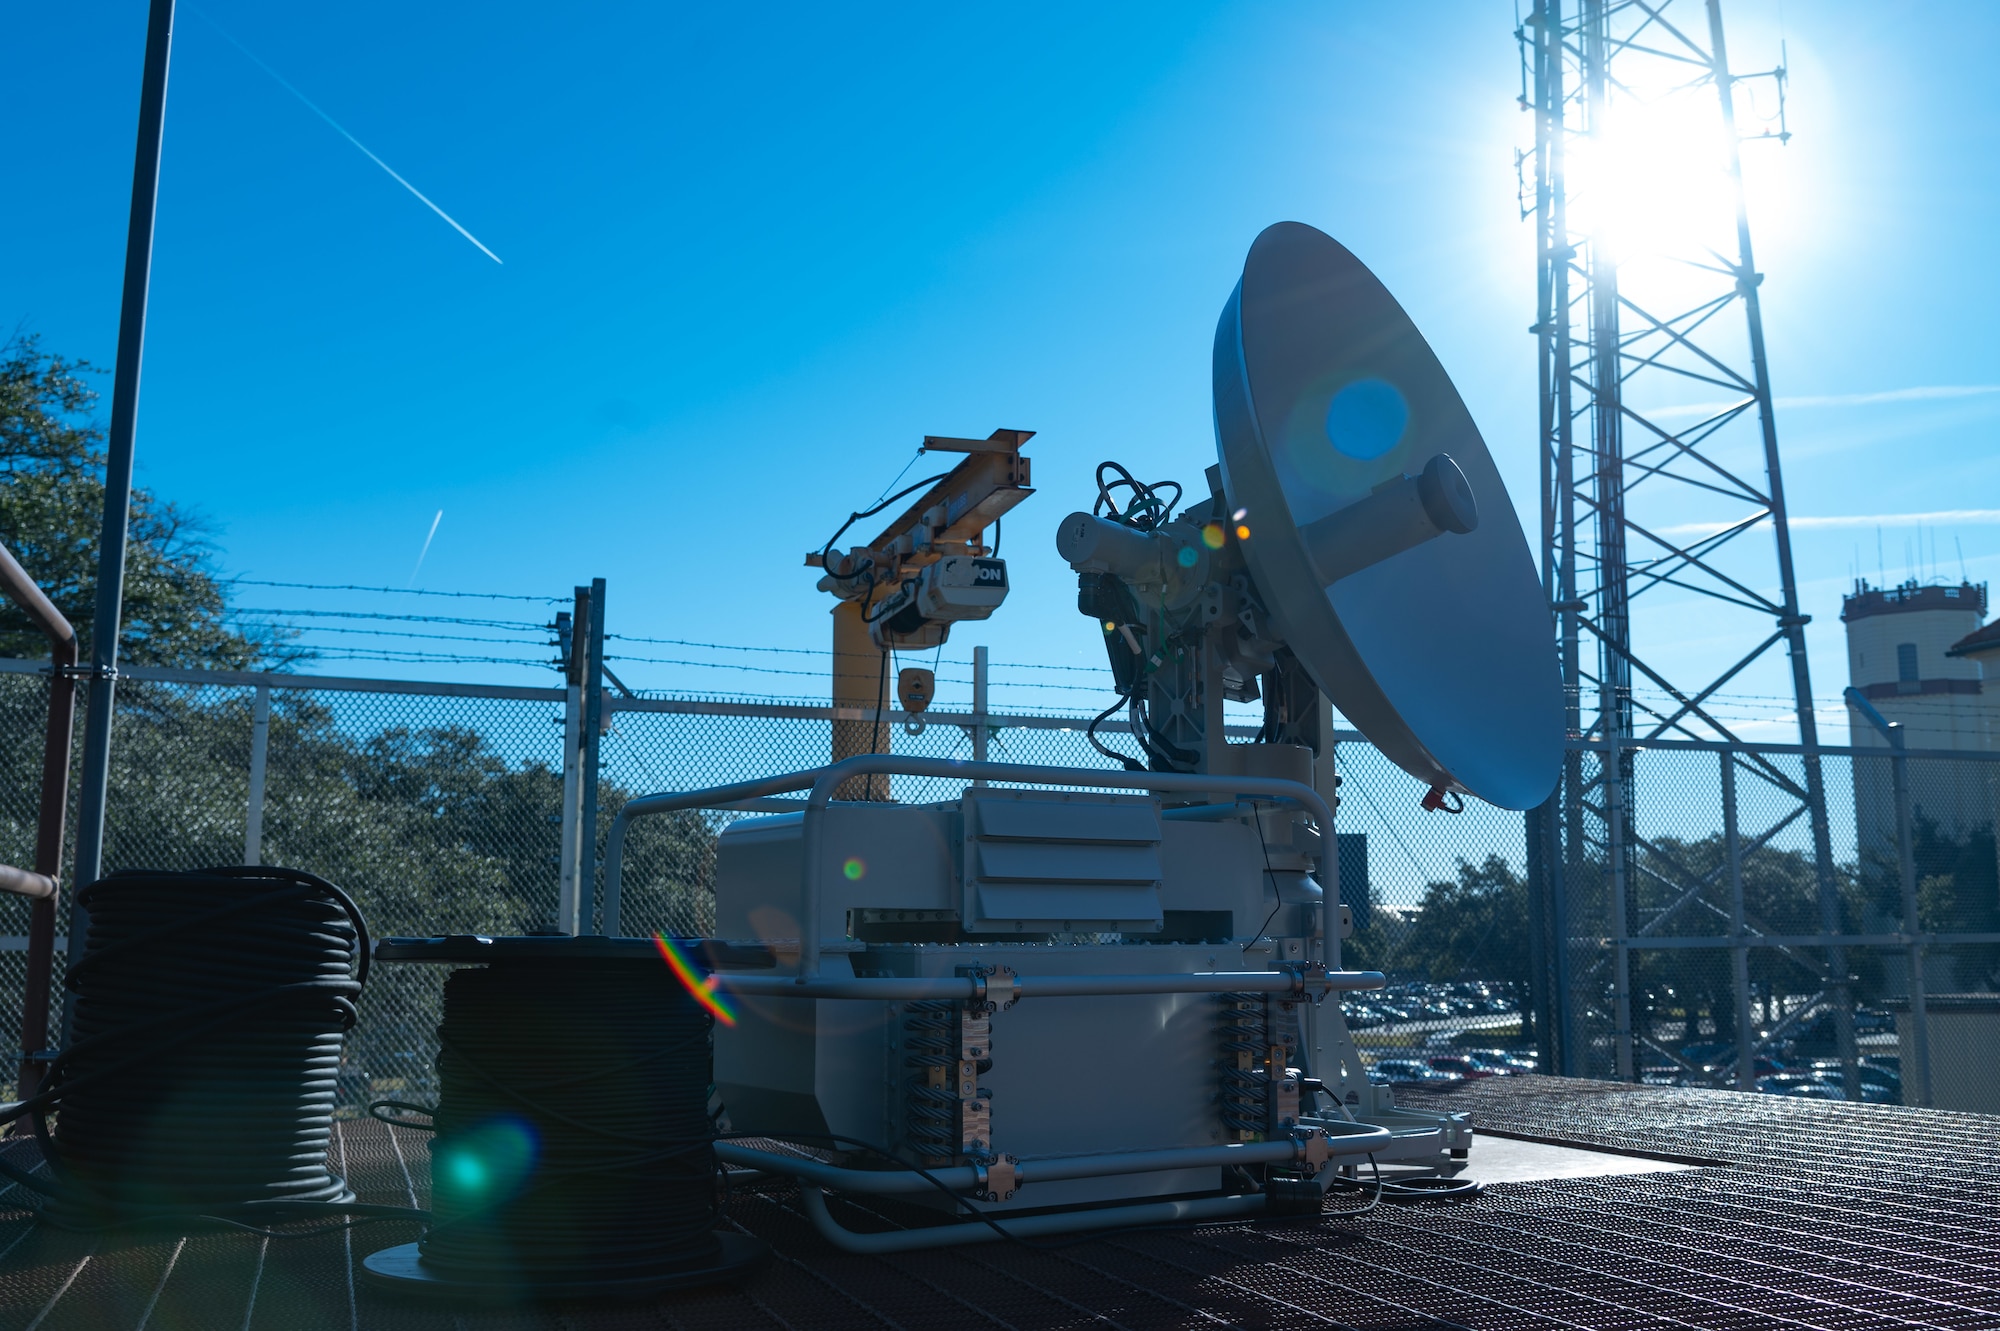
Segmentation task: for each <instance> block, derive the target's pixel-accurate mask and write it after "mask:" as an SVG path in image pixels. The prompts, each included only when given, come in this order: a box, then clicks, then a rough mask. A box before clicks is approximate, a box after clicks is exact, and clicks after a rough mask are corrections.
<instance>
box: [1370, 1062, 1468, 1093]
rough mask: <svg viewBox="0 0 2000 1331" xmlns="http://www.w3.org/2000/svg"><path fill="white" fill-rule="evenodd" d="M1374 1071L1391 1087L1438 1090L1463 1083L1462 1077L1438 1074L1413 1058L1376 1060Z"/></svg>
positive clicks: (1434, 1069) (1446, 1073)
mask: <svg viewBox="0 0 2000 1331" xmlns="http://www.w3.org/2000/svg"><path fill="white" fill-rule="evenodd" d="M1374 1070H1375V1071H1376V1072H1378V1073H1380V1074H1382V1075H1383V1076H1385V1077H1387V1078H1388V1079H1389V1085H1391V1086H1428V1087H1432V1088H1440V1087H1445V1086H1458V1085H1461V1084H1463V1083H1464V1081H1465V1078H1463V1077H1458V1076H1454V1075H1452V1074H1451V1073H1449V1072H1440V1071H1439V1070H1438V1069H1436V1068H1434V1067H1431V1066H1430V1065H1429V1064H1427V1063H1420V1062H1418V1061H1417V1060H1416V1059H1414V1058H1384V1059H1378V1060H1376V1063H1375V1069H1374Z"/></svg>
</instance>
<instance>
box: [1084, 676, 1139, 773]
mask: <svg viewBox="0 0 2000 1331" xmlns="http://www.w3.org/2000/svg"><path fill="white" fill-rule="evenodd" d="M1129 697H1130V695H1129V694H1124V693H1121V694H1119V695H1118V696H1117V697H1116V698H1114V699H1112V701H1111V705H1110V706H1109V707H1107V708H1105V709H1104V710H1103V711H1101V712H1099V713H1098V714H1097V715H1096V716H1094V717H1092V718H1091V720H1090V724H1089V725H1087V726H1085V727H1084V728H1083V737H1084V738H1085V739H1087V740H1089V741H1090V747H1091V748H1093V749H1096V750H1097V751H1098V752H1099V753H1101V754H1103V755H1104V756H1105V757H1107V758H1109V759H1111V760H1112V761H1114V762H1118V763H1122V764H1124V766H1125V770H1126V771H1128V772H1143V771H1145V770H1146V764H1144V763H1142V762H1140V761H1139V760H1138V759H1137V758H1128V757H1126V756H1125V755H1124V754H1122V753H1120V752H1118V751H1117V750H1116V749H1113V748H1111V747H1109V746H1108V745H1106V744H1105V743H1104V741H1103V740H1100V739H1099V738H1098V737H1097V728H1098V727H1099V726H1101V725H1103V724H1104V720H1105V718H1106V717H1108V716H1110V715H1111V714H1112V713H1113V712H1115V711H1117V710H1118V709H1119V708H1120V707H1123V706H1124V705H1125V703H1126V701H1127V699H1128V698H1129Z"/></svg>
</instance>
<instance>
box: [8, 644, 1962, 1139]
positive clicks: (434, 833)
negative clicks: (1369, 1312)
mask: <svg viewBox="0 0 2000 1331" xmlns="http://www.w3.org/2000/svg"><path fill="white" fill-rule="evenodd" d="M0 666H4V667H6V668H5V669H0V761H4V762H5V764H6V767H5V771H4V774H0V859H4V860H5V861H6V862H9V863H14V864H23V863H27V862H28V861H29V859H30V857H31V854H32V849H33V840H34V829H35V812H36V799H37V793H38V792H37V782H38V780H39V771H40V767H39V764H40V745H41V724H42V718H43V716H44V714H45V707H46V699H47V692H46V690H47V688H48V678H47V676H46V674H45V673H40V672H38V671H37V670H36V668H35V666H34V665H33V664H32V663H27V662H5V663H0ZM131 675H132V677H131V678H128V679H126V680H123V681H121V683H120V685H119V718H118V730H117V738H116V742H115V744H114V748H113V752H114V767H113V774H112V787H111V798H110V818H109V825H108V830H107V845H106V853H105V864H106V866H107V869H112V870H115V869H117V868H120V867H126V866H131V867H137V866H145V867H153V868H198V867H205V866H209V865H216V864H232V863H244V862H246V861H248V862H262V863H268V864H284V865H289V866H291V867H295V868H300V869H305V870H308V871H311V872H313V873H317V874H320V875H322V876H324V877H326V878H329V879H331V880H333V881H334V882H337V883H339V884H341V885H342V886H343V887H345V888H346V889H347V890H348V891H350V892H351V893H353V894H354V896H355V897H356V899H357V900H358V901H359V902H360V904H361V906H362V908H363V910H364V911H365V912H366V914H367V918H368V920H369V923H370V926H371V928H372V929H373V930H374V931H375V933H376V934H377V935H378V936H389V935H435V934H447V933H454V934H455V933H488V934H512V933H520V932H527V931H534V930H540V929H545V928H548V927H549V926H550V924H551V922H552V921H553V920H555V919H556V918H557V912H558V882H559V874H560V861H561V853H560V852H561V846H562V809H563V775H564V773H563V753H564V747H565V745H564V738H563V737H564V721H565V706H566V704H565V692H564V691H563V690H561V689H528V688H489V687H483V686H448V685H436V686H432V685H412V684H405V683H397V682H387V681H367V680H329V679H321V678H317V677H314V678H302V677H299V676H287V675H249V674H243V675H235V674H231V675H222V674H214V675H205V674H199V673H196V672H181V671H133V672H131ZM606 701H607V707H606V715H607V728H606V730H605V732H604V734H603V738H602V746H601V769H600V779H599V786H598V794H599V800H598V826H597V828H596V844H599V845H601V841H602V836H603V833H604V832H605V830H606V829H607V828H608V827H609V825H610V821H611V819H612V818H613V817H614V816H615V815H616V814H617V812H618V810H619V809H620V808H621V807H622V805H623V803H624V802H625V801H626V800H627V799H629V798H631V797H633V796H636V795H640V794H646V793H650V792H654V791H661V790H689V789H696V788H701V787H706V786H715V785H722V784H725V783H728V782H732V781H742V780H749V779H753V778H758V777H764V776H770V775H773V774H776V773H780V772H786V771H795V770H800V769H804V768H809V767H813V766H816V765H819V764H821V763H823V762H824V761H825V760H826V756H827V754H828V752H829V750H830V746H831V727H832V725H833V724H834V723H833V721H832V718H831V713H830V712H829V711H828V709H826V708H822V707H813V706H806V705H783V704H754V703H743V702H733V701H726V700H704V699H698V698H665V699H646V698H615V699H607V700H606ZM881 724H882V727H883V730H884V733H885V734H886V735H887V736H888V737H889V738H890V739H891V741H892V743H893V746H894V749H895V751H896V752H897V753H899V754H907V755H912V756H922V757H932V758H944V759H953V758H957V759H970V758H972V757H973V756H974V753H975V749H976V747H979V738H980V732H982V731H983V741H984V743H983V747H984V749H985V756H986V757H987V758H988V759H989V760H992V761H998V762H1020V763H1028V764H1049V765H1060V766H1068V767H1086V768H1089V767H1104V768H1106V769H1109V768H1110V767H1111V766H1112V764H1111V762H1110V760H1108V759H1106V758H1105V757H1104V756H1103V755H1101V754H1099V753H1098V752H1097V751H1096V750H1095V749H1094V748H1092V747H1091V746H1090V744H1089V743H1088V741H1087V740H1086V737H1085V734H1084V726H1085V722H1084V721H1083V720H1081V719H1078V718H1069V717H1057V716H1046V715H1027V714H1018V713H1004V712H993V713H988V714H983V715H982V716H981V717H978V718H975V717H973V716H969V715H938V716H935V717H933V718H931V719H930V720H929V721H928V722H927V723H926V724H924V725H922V726H921V727H915V726H906V725H905V724H904V722H903V720H902V719H901V718H885V719H884V720H883V722H882V723H881ZM79 729H80V723H79ZM1107 729H1108V730H1111V731H1113V733H1114V734H1115V732H1116V730H1117V729H1118V728H1117V727H1115V726H1110V727H1107ZM1251 733H1252V732H1251V730H1250V729H1249V728H1247V727H1245V728H1243V729H1242V733H1240V734H1237V735H1235V736H1234V737H1235V738H1238V739H1248V738H1250V737H1251ZM1349 734H1350V737H1349V738H1345V739H1343V741H1342V742H1340V743H1339V744H1338V745H1337V746H1336V764H1337V769H1338V771H1339V773H1340V776H1341V778H1342V782H1343V784H1342V786H1341V788H1340V794H1341V806H1340V813H1339V817H1340V834H1341V840H1340V843H1339V846H1340V848H1339V864H1340V879H1341V886H1340V891H1341V898H1342V900H1343V902H1345V903H1346V904H1347V905H1348V906H1349V907H1350V910H1351V911H1352V913H1353V916H1354V922H1355V932H1354V935H1353V937H1352V938H1350V939H1348V940H1347V942H1346V943H1345V944H1344V961H1345V964H1347V965H1349V966H1354V967H1366V968H1371V969H1379V970H1382V971H1384V972H1385V973H1386V974H1387V975H1388V976H1389V978H1390V985H1389V987H1388V988H1387V989H1385V990H1383V991H1381V992H1377V993H1369V994H1360V995H1354V996H1351V997H1350V998H1349V999H1348V1000H1347V1002H1346V1003H1345V1005H1344V1008H1345V1011H1346V1014H1347V1017H1348V1020H1349V1023H1350V1025H1351V1027H1352V1028H1353V1030H1354V1034H1355V1038H1356V1040H1357V1042H1358V1043H1359V1044H1360V1045H1361V1046H1362V1048H1363V1051H1364V1053H1366V1054H1368V1055H1369V1056H1370V1057H1371V1058H1372V1059H1373V1060H1375V1061H1376V1062H1377V1064H1378V1066H1379V1067H1380V1068H1382V1069H1383V1070H1384V1071H1385V1072H1389V1073H1392V1074H1393V1075H1394V1076H1395V1077H1397V1078H1398V1079H1404V1080H1408V1079H1415V1078H1418V1077H1421V1076H1423V1075H1425V1074H1424V1068H1425V1066H1426V1065H1428V1063H1429V1062H1430V1061H1431V1060H1433V1059H1444V1058H1455V1057H1459V1056H1462V1055H1465V1054H1468V1053H1470V1054H1473V1055H1474V1056H1475V1057H1485V1058H1487V1059H1488V1060H1489V1061H1499V1060H1500V1058H1501V1057H1502V1056H1503V1055H1508V1056H1519V1057H1522V1058H1524V1059H1526V1060H1528V1061H1533V1060H1535V1059H1537V1058H1538V1059H1539V1060H1540V1066H1542V1067H1543V1068H1544V1069H1546V1070H1553V1071H1562V1072H1566V1073H1569V1074H1572V1075H1579V1076H1597V1077H1630V1078H1635V1079H1643V1080H1649V1081H1659V1082H1680V1083H1684V1084H1699V1085H1726V1086H1741V1087H1743V1088H1746V1089H1759V1090H1766V1091H1777V1092H1783V1093H1790V1094H1813V1095H1840V1094H1845V1093H1847V1092H1848V1091H1850V1090H1851V1091H1852V1092H1853V1093H1854V1094H1855V1095H1857V1096H1859V1097H1861V1098H1868V1099H1888V1100H1896V1101H1901V1102H1905V1103H1919V1102H1922V1101H1923V1100H1924V1099H1925V1098H1926V1097H1925V1096H1924V1094H1923V1092H1922V1090H1921V1081H1922V1078H1921V1076H1920V1070H1919V1068H1918V1062H1919V1058H1918V1049H1919V1046H1920V1045H1922V1046H1927V1050H1928V1062H1929V1064H1930V1067H1931V1076H1930V1082H1931V1086H1932V1091H1931V1094H1930V1096H1929V1097H1928V1098H1929V1099H1930V1100H1931V1101H1932V1102H1933V1103H1936V1104H1938V1105H1940V1106H1945V1107H1955V1108H1969V1109H1980V1110H1990V1111H2000V1074H1996V1073H1995V1071H1993V1069H1996V1068H2000V993H1996V988H2000V985H1996V980H2000V861H1996V857H1995V846H1994V835H1993V828H1994V826H1995V821H1996V811H1997V810H2000V763H1996V762H1994V761H1992V760H1990V759H1987V758H1985V757H1982V756H1979V755H1957V754H1954V755H1950V756H1948V757H1940V756H1936V755H1923V754H1912V755H1911V756H1909V757H1908V758H1907V760H1906V761H1905V763H1904V767H1905V772H1904V780H1903V781H1902V783H1901V786H1900V787H1899V786H1898V784H1897V782H1896V781H1895V780H1894V779H1893V778H1894V774H1893V772H1892V771H1891V766H1892V763H1893V759H1892V758H1891V756H1890V755H1889V754H1888V752H1887V751H1886V750H1876V751H1873V752H1869V751H1863V750H1852V751H1850V750H1834V751H1830V752H1829V753H1828V754H1827V756H1825V757H1823V758H1822V759H1821V760H1820V764H1819V770H1820V774H1821V776H1822V778H1823V780H1824V782H1825V788H1826V797H1825V807H1826V809H1827V811H1828V817H1827V820H1826V824H1825V826H1824V828H1823V829H1821V830H1820V831H1818V832H1817V833H1816V831H1815V828H1814V826H1813V820H1812V819H1811V817H1810V816H1809V815H1808V813H1807V812H1806V803H1805V801H1804V800H1803V799H1802V795H1803V793H1804V791H1805V789H1806V785H1807V782H1806V775H1807V772H1806V766H1805V760H1804V758H1803V757H1802V756H1801V755H1800V754H1798V753H1797V752H1796V751H1795V750H1786V749H1783V748H1781V747H1769V748H1758V747H1750V746H1736V747H1731V748H1723V747H1722V746H1700V745H1692V744H1683V745H1670V744H1656V745H1651V746H1647V747H1645V748H1641V749H1636V750H1628V751H1625V752H1623V753H1622V754H1621V756H1620V758H1619V760H1618V762H1616V763H1615V764H1614V763H1611V762H1609V761H1607V759H1606V756H1605V752H1604V750H1603V749H1602V748H1601V747H1597V746H1590V745H1578V746H1574V747H1573V749H1572V752H1571V754H1570V756H1569V760H1568V767H1567V771H1566V776H1565V785H1564V787H1563V793H1562V794H1560V795H1559V796H1558V797H1557V799H1555V800H1553V801H1551V803H1550V805H1548V806H1546V807H1545V808H1543V809H1541V810H1537V811H1535V812H1532V813H1530V814H1529V815H1527V817H1526V818H1525V819H1524V817H1523V816H1522V815H1520V814H1517V813H1508V812H1504V811H1501V810H1497V809H1493V808H1490V807H1488V806H1485V805H1480V804H1477V803H1474V804H1473V805H1472V806H1471V807H1470V808H1468V810H1467V811H1466V812H1465V813H1463V814H1459V815H1449V814H1444V813H1427V812H1424V811H1423V810H1421V809H1420V808H1419V806H1418V801H1419V798H1420V797H1421V795H1422V793H1423V792H1422V790H1421V789H1420V788H1419V787H1418V785H1417V783H1415V782H1414V781H1413V780H1412V779H1410V778H1409V777H1407V776H1405V775H1404V774H1403V773H1401V772H1400V771H1398V770H1396V769H1395V768H1394V767H1393V766H1392V765H1391V764H1389V763H1388V762H1387V761H1386V760H1385V759H1383V758H1382V756H1381V755H1380V754H1379V753H1377V752H1376V751H1375V750H1374V749H1373V748H1371V747H1370V746H1368V745H1367V744H1365V743H1363V742H1360V741H1359V740H1358V739H1357V738H1353V737H1351V732H1349ZM1607 777H1608V778H1609V779H1608V780H1607ZM963 785H964V783H963V782H954V781H943V780H934V779H918V778H905V777H896V778H894V779H893V781H892V793H893V795H894V798H896V799H897V800H899V801H904V802H920V801H928V800H939V799H951V798H956V796H957V795H958V793H959V791H960V790H961V789H962V788H963ZM1899 788H1900V789H1901V790H1902V791H1903V792H1904V794H1903V803H1904V804H1906V805H1907V809H1906V810H1905V812H1904V814H1903V815H1901V817H1902V821H1901V822H1899V814H1898V808H1899V804H1898V797H1897V794H1896V792H1897V790H1898V789H1899ZM739 816H742V815H740V814H725V813H713V812H710V813H700V812H690V813H686V814H682V815H678V816H670V817H663V818H652V819H646V820H641V821H640V822H638V823H635V824H634V826H633V831H632V835H631V839H630V841H629V843H628V848H627V857H626V869H625V879H624V902H623V912H624V914H623V920H622V924H623V929H624V931H625V932H627V933H632V934H639V933H650V932H654V931H659V932H666V933H674V934H681V935H701V934H706V933H708V932H710V931H711V930H712V928H713V920H714V916H713V905H712V903H713V896H712V889H713V875H714V847H715V838H716V836H717V835H718V834H719V832H720V831H721V829H722V827H723V826H725V825H726V823H727V822H728V821H729V820H730V819H732V818H734V817H739ZM1905 827H1906V828H1907V830H1906V831H1905V830H1900V829H1903V828H1905ZM594 896H595V893H594V892H591V893H588V894H587V895H586V898H585V899H586V901H587V902H588V901H591V900H593V899H594ZM1910 902H1914V911H1915V915H1914V918H1915V920H1916V921H1917V924H1918V926H1919V929H1920V932H1921V933H1922V935H1923V937H1922V939H1921V942H1922V946H1921V947H1919V948H1918V949H1917V950H1916V954H1915V955H1916V960H1917V965H1916V966H1915V967H1913V966H1912V964H1911V962H1912V948H1911V944H1910V938H1909V937H1908V935H1907V933H1906V932H1905V921H1906V918H1909V917H1910V912H1909V910H1908V909H1906V906H1908V904H1909V903H1910ZM26 914H27V912H26V906H25V903H23V902H21V901H19V900H16V899H11V898H4V897H0V995H4V999H0V1002H4V1006H0V1041H4V1042H5V1044H6V1046H7V1047H10V1048H17V1047H18V1030H19V1008H20V995H21V993H22V988H23V980H24V963H25V938H24V934H25V928H26ZM585 918H586V919H593V920H594V917H592V916H586V917H585ZM60 961H61V957H60V947H59V955H58V978H59V977H60ZM443 979H444V975H443V970H442V968H439V967H430V966H421V965H382V966H378V967H377V968H376V969H375V973H374V977H373V979H372V980H371V983H370V985H369V988H368V992H367V995H366V997H365V999H364V1002H363V1012H362V1020H361V1022H360V1025H359V1026H358V1027H357V1029H356V1031H355V1033H354V1035H353V1037H352V1039H351V1041H350V1045H349V1051H348V1071H347V1074H346V1083H347V1084H346V1101H347V1103H348V1104H349V1106H350V1107H352V1106H353V1105H357V1104H360V1103H364V1102H365V1100H366V1099H367V1098H369V1097H373V1096H384V1095H390V1096H396V1097H398V1098H420V1099H421V1098H425V1097H427V1096H428V1095H430V1094H431V1093H432V1090H433V1087H432V1084H431V1078H432V1057H433V1054H434V1052H435V1045H436V1040H435V1033H434V1032H435V1027H436V1024H437V1020H438V1015H439V1004H440V996H441V990H442V983H443ZM1913 981H1920V982H1913ZM1920 1031H1921V1032H1926V1033H1927V1038H1920V1036H1919V1032H1920ZM1477 1051H1488V1052H1487V1053H1486V1054H1484V1055H1481V1054H1479V1053H1478V1052H1477ZM1494 1051H1498V1052H1494ZM1744 1051H1747V1054H1746V1053H1745V1052H1744ZM11 1075H12V1068H11V1060H10V1066H9V1068H8V1070H7V1073H6V1076H8V1077H11ZM1850 1075H1851V1076H1852V1079H1853V1084H1852V1085H1851V1086H1850V1085H1849V1082H1848V1080H1847V1078H1849V1077H1850Z"/></svg>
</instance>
